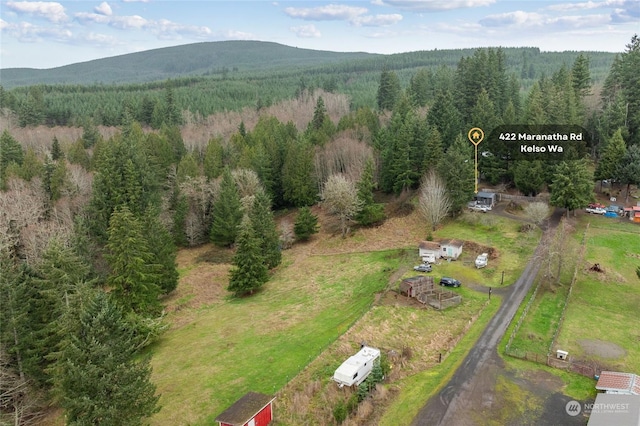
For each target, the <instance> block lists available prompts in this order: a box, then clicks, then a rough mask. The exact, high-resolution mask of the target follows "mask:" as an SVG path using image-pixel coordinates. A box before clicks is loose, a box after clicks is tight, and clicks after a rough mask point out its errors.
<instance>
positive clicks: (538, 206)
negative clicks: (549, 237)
mask: <svg viewBox="0 0 640 426" xmlns="http://www.w3.org/2000/svg"><path fill="white" fill-rule="evenodd" d="M549 211H550V209H549V205H548V204H547V203H545V202H542V201H536V202H533V203H529V204H528V205H527V206H526V207H525V208H524V214H525V216H526V217H527V218H528V219H531V220H532V221H533V223H535V224H536V225H540V224H541V223H542V222H543V221H544V220H545V219H546V218H547V216H549Z"/></svg>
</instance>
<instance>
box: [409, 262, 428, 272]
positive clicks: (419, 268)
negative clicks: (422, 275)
mask: <svg viewBox="0 0 640 426" xmlns="http://www.w3.org/2000/svg"><path fill="white" fill-rule="evenodd" d="M413 270H414V271H418V272H431V265H430V264H428V263H421V264H420V265H418V266H414V267H413Z"/></svg>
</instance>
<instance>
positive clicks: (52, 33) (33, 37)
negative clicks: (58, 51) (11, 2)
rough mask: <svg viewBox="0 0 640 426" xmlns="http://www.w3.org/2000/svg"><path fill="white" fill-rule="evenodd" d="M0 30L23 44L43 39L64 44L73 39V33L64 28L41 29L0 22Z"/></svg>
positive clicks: (23, 24) (20, 23)
mask: <svg viewBox="0 0 640 426" xmlns="http://www.w3.org/2000/svg"><path fill="white" fill-rule="evenodd" d="M0 30H2V32H3V33H7V34H9V35H11V36H12V37H14V38H16V39H17V40H18V41H21V42H23V43H35V42H39V41H42V40H45V39H46V40H53V41H60V42H66V41H70V40H71V39H72V38H73V33H72V32H71V31H70V30H68V29H66V28H55V27H54V28H51V27H41V26H39V25H33V24H31V23H29V22H19V23H8V22H6V21H2V23H1V25H0Z"/></svg>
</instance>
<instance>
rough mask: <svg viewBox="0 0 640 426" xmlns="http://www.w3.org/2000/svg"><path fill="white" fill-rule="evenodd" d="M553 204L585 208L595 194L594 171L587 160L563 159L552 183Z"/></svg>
mask: <svg viewBox="0 0 640 426" xmlns="http://www.w3.org/2000/svg"><path fill="white" fill-rule="evenodd" d="M550 189H551V199H550V200H549V202H550V204H551V205H552V206H556V207H560V208H565V209H567V215H569V212H570V211H571V210H576V209H579V208H583V207H585V206H587V204H589V203H590V202H591V201H592V200H593V198H594V196H593V173H592V172H591V171H590V170H589V166H588V164H587V162H586V160H575V161H562V162H561V163H560V164H558V166H557V167H556V170H555V173H554V175H553V181H552V182H551V185H550Z"/></svg>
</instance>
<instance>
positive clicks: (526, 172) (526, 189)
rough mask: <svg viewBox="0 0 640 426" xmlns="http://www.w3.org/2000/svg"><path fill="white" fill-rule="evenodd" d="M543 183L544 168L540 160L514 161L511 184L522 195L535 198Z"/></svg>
mask: <svg viewBox="0 0 640 426" xmlns="http://www.w3.org/2000/svg"><path fill="white" fill-rule="evenodd" d="M544 182H545V175H544V167H543V165H542V162H541V161H540V160H534V161H516V163H515V165H514V166H513V183H514V185H515V186H516V188H517V189H518V191H520V192H522V193H523V194H524V195H531V196H536V195H537V194H538V193H539V192H540V191H541V190H542V186H543V185H544Z"/></svg>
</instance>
